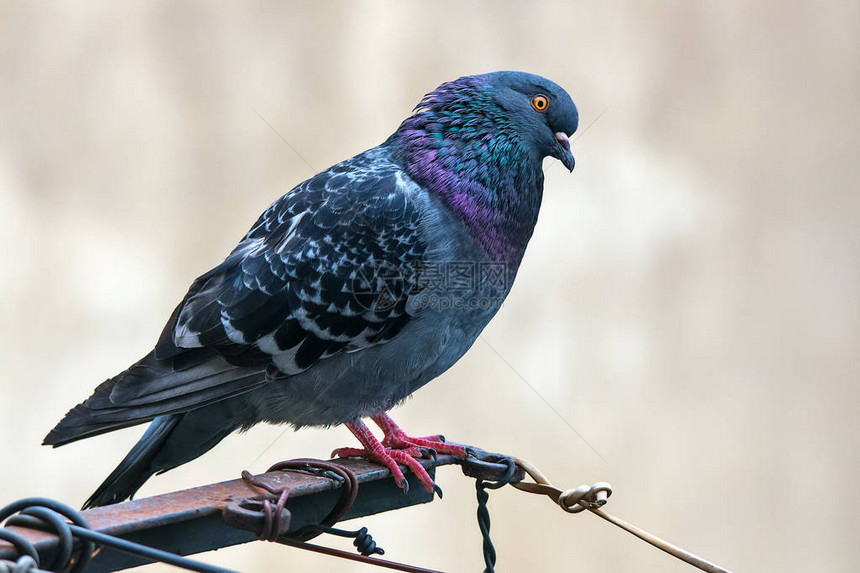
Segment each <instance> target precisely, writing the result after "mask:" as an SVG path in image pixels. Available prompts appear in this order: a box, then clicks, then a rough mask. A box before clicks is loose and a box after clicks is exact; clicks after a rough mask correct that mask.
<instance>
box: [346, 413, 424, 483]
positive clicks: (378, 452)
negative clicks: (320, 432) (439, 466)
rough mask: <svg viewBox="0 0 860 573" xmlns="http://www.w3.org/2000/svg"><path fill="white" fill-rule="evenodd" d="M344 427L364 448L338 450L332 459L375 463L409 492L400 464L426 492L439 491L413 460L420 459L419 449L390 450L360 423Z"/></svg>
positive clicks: (347, 424)
mask: <svg viewBox="0 0 860 573" xmlns="http://www.w3.org/2000/svg"><path fill="white" fill-rule="evenodd" d="M345 425H346V427H347V428H349V430H350V431H351V432H352V433H353V434H354V435H355V437H356V438H358V441H359V442H361V445H362V446H364V448H363V449H362V448H338V449H336V450H335V451H333V452H332V453H331V455H332V457H335V456H337V457H341V458H347V457H352V458H365V459H367V460H370V461H372V462H376V463H378V464H380V465H382V466H385V467H387V468H388V470H389V471H390V472H391V475H392V477H393V478H394V481H395V482H396V483H397V485H398V486H399V487H401V488H403V489H404V490H406V491H409V484H408V482H407V481H406V478H405V477H404V476H403V472H402V471H400V467H399V466H398V465H397V464H398V463H400V464H403V465H404V466H406V467H407V468H409V469H410V470H412V473H414V474H415V475H416V476H417V477H418V479H419V480H420V481H421V484H422V485H423V486H424V488H425V489H426V490H427V491H428V492H430V493H433V492H434V491H440V490H438V486H436V484H435V483H433V478H431V477H430V474H428V473H427V470H425V469H424V467H423V466H422V465H421V464H419V463H418V462H417V461H416V460H415V457H420V455H421V453H422V452H421V448H420V447H418V446H415V445H410V446H409V447H406V448H400V449H390V448H387V447H385V446H383V445H382V444H381V443H380V442H379V440H377V439H376V437H375V436H374V435H373V434H372V433H371V431H370V430H369V429H368V428H367V426H365V425H364V424H363V423H362V422H357V423H354V424H353V423H349V422H347V423H346V424H345Z"/></svg>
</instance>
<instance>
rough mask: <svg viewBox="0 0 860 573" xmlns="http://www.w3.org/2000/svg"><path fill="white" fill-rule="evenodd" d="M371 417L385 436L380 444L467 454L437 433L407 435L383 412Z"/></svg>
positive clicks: (401, 448)
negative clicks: (415, 436) (421, 435)
mask: <svg viewBox="0 0 860 573" xmlns="http://www.w3.org/2000/svg"><path fill="white" fill-rule="evenodd" d="M371 419H372V420H373V421H374V422H376V425H378V426H379V427H380V428H381V429H382V431H383V433H385V437H384V438H383V439H382V445H383V446H385V447H388V448H394V449H397V450H409V449H413V448H423V449H431V450H433V451H435V452H436V453H438V454H450V455H454V456H457V457H459V458H465V457H468V455H469V454H468V452H466V448H464V447H463V446H458V445H456V444H448V443H445V438H443V437H442V436H439V435H436V436H426V437H423V438H413V437H412V436H408V435H407V434H406V432H404V431H403V430H402V429H401V428H400V426H398V425H397V424H396V423H394V420H392V419H391V416H389V415H388V414H385V413H383V414H380V415H378V416H373V417H372V418H371Z"/></svg>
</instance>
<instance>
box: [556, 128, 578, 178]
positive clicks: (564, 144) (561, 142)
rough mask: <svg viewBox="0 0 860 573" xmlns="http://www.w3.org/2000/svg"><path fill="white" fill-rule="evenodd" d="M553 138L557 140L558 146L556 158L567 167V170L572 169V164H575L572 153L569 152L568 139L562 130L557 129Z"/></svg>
mask: <svg viewBox="0 0 860 573" xmlns="http://www.w3.org/2000/svg"><path fill="white" fill-rule="evenodd" d="M555 139H556V141H558V146H559V147H560V149H559V150H558V152H559V154H558V156H557V157H558V159H559V160H560V161H561V162H562V164H563V165H564V166H565V167H567V170H568V171H573V166H574V165H575V164H576V161H574V159H573V154H572V153H571V152H570V139H569V138H568V137H567V134H566V133H564V132H563V131H557V132H556V134H555Z"/></svg>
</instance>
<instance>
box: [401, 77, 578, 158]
mask: <svg viewBox="0 0 860 573" xmlns="http://www.w3.org/2000/svg"><path fill="white" fill-rule="evenodd" d="M578 124H579V112H578V111H577V109H576V106H575V105H574V103H573V100H572V99H571V97H570V95H568V93H567V92H566V91H565V90H564V89H563V88H562V87H561V86H559V85H558V84H556V83H555V82H552V81H550V80H548V79H546V78H543V77H541V76H537V75H534V74H529V73H525V72H493V73H489V74H481V75H476V76H465V77H462V78H459V79H457V80H454V81H451V82H446V83H444V84H442V85H441V86H439V87H438V88H436V89H435V90H433V91H432V92H430V93H429V94H427V95H426V96H424V98H423V99H422V100H421V103H419V104H418V106H416V108H415V112H414V113H413V115H412V116H411V117H409V118H408V119H406V120H405V121H404V122H403V124H401V126H400V129H398V131H397V133H395V136H394V137H395V138H397V139H400V140H401V141H402V143H403V144H405V146H406V147H411V148H420V149H424V150H432V151H433V152H434V154H433V156H434V158H436V159H441V160H443V162H444V163H445V164H446V166H450V167H453V168H455V169H456V170H457V171H460V172H462V171H463V168H466V169H468V168H469V167H474V166H475V165H474V162H477V163H478V164H484V165H486V163H487V162H488V161H489V162H494V161H500V162H501V163H502V164H504V165H507V166H508V167H511V166H516V165H520V164H523V163H524V162H526V161H528V160H529V159H532V160H537V161H538V162H539V161H540V160H542V159H543V158H544V157H547V156H550V157H555V158H556V159H558V160H560V161H561V162H562V163H563V164H564V166H565V167H567V168H568V169H569V170H571V171H572V170H573V166H574V159H573V154H571V152H570V140H569V137H570V135H571V134H573V132H574V131H576V128H577V125H578ZM426 159H427V158H426V157H425V160H426ZM457 161H460V162H462V163H461V165H455V163H456V162H457Z"/></svg>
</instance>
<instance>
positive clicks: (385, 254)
mask: <svg viewBox="0 0 860 573" xmlns="http://www.w3.org/2000/svg"><path fill="white" fill-rule="evenodd" d="M413 187H414V183H411V182H408V180H407V179H405V178H404V176H403V175H402V173H401V172H400V171H399V170H398V169H397V168H396V167H395V166H393V165H390V164H389V165H388V166H387V167H386V166H382V167H380V166H379V165H378V162H372V161H362V156H359V157H357V158H354V159H353V160H350V161H348V162H344V163H342V164H339V165H337V166H335V167H333V168H332V169H330V170H328V171H326V172H323V173H320V174H318V175H317V176H315V177H313V178H312V179H310V180H308V181H306V182H305V183H303V184H301V185H300V186H298V187H297V188H295V189H294V190H292V191H291V192H290V193H288V194H287V195H285V196H284V197H282V198H281V199H279V200H278V201H277V202H275V203H274V204H273V205H272V206H271V207H269V209H267V210H266V212H265V213H264V214H263V215H262V216H261V217H260V219H259V220H258V221H257V223H256V224H255V225H254V227H253V228H252V229H251V231H250V232H249V233H248V234H247V235H246V236H245V237H244V239H243V240H242V241H241V242H240V243H239V245H238V246H237V247H236V249H235V250H234V251H233V253H232V254H231V255H230V256H229V257H228V258H227V259H226V260H225V261H224V263H222V264H221V265H219V266H218V267H216V268H215V269H213V270H212V271H210V272H208V273H206V274H205V275H203V276H201V277H200V278H199V279H197V281H195V283H194V284H193V285H192V287H191V289H190V291H189V292H188V294H187V295H186V297H185V299H184V300H183V302H182V303H181V304H180V305H179V307H178V308H177V309H176V311H175V312H174V314H173V316H172V317H171V320H170V321H169V322H168V324H167V326H166V328H165V330H164V332H163V333H162V336H161V339H160V340H159V342H158V344H157V346H156V348H155V351H154V358H155V359H156V360H157V361H158V362H159V363H161V364H165V363H169V364H170V367H171V370H172V371H174V372H177V373H179V374H181V373H184V372H188V373H191V372H193V371H195V370H196V369H199V368H201V367H203V366H205V367H206V368H209V369H211V368H212V365H213V364H216V363H218V364H223V367H221V370H223V369H224V368H228V369H229V368H233V369H235V370H236V375H234V376H230V375H224V374H223V373H220V372H219V373H218V374H217V375H209V374H207V376H204V377H197V376H193V375H185V376H183V375H174V376H152V377H149V376H147V377H137V378H136V379H133V380H129V381H128V383H125V382H123V381H119V382H118V383H117V384H116V386H115V387H114V388H113V389H112V391H111V395H110V398H111V402H113V403H114V404H117V403H120V404H134V405H138V406H142V405H146V404H154V403H156V402H157V403H158V409H159V410H161V411H163V412H166V411H176V410H177V407H179V409H181V408H182V407H185V406H186V403H187V402H188V401H189V400H192V401H193V402H194V403H195V404H198V403H201V402H207V403H208V402H212V401H216V400H218V399H221V398H224V397H228V396H231V395H234V394H236V393H240V392H242V391H248V390H251V389H253V388H256V387H258V386H260V385H262V384H264V383H266V382H267V381H268V380H271V379H274V378H280V377H284V376H289V375H294V374H297V373H299V372H302V371H304V370H306V369H308V368H311V367H312V366H313V365H314V364H316V363H317V362H318V361H320V360H324V359H326V358H328V357H331V356H334V355H336V354H339V353H342V352H358V351H360V350H361V349H363V348H367V347H370V346H375V345H377V344H382V343H384V342H386V341H388V340H390V339H392V338H393V337H395V336H397V334H398V333H399V332H400V331H401V330H402V329H403V327H404V326H405V325H406V324H407V323H408V322H409V321H410V319H411V318H412V315H411V314H410V313H409V312H408V304H407V302H408V298H409V296H410V295H412V294H415V293H416V292H417V289H418V286H417V281H416V280H415V275H414V273H413V272H412V271H413V269H415V268H417V266H418V265H420V262H421V259H422V256H423V254H424V252H425V249H426V246H425V244H424V242H423V241H422V239H421V236H420V231H419V224H420V218H421V211H420V209H419V208H418V207H417V206H416V202H415V200H414V198H413V197H412V193H413V192H414V188H413ZM213 357H215V358H214V359H213ZM201 365H203V366H201ZM252 371H257V372H264V373H265V375H264V376H257V378H255V379H253V380H250V379H249V380H246V381H244V382H242V381H239V380H238V379H237V378H238V376H239V375H240V374H243V375H246V376H247V373H248V372H252ZM237 383H238V384H239V385H238V386H237Z"/></svg>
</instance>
